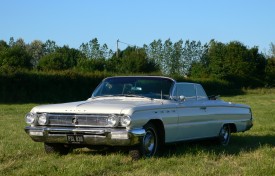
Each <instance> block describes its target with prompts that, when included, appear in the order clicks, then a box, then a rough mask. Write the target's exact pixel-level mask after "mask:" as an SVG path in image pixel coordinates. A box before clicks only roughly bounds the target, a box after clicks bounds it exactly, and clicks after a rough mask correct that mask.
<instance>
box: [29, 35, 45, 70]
mask: <svg viewBox="0 0 275 176" xmlns="http://www.w3.org/2000/svg"><path fill="white" fill-rule="evenodd" d="M27 52H28V53H29V54H30V55H31V56H32V58H33V59H32V61H31V63H32V65H33V67H34V68H36V67H37V65H38V62H39V60H40V59H41V58H42V57H43V56H44V55H45V45H44V43H43V42H41V41H40V40H34V41H32V42H31V44H29V45H27Z"/></svg>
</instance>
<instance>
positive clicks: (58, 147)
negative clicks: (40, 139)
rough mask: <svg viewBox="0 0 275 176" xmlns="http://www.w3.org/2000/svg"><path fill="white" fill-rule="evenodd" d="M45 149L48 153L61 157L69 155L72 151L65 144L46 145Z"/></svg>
mask: <svg viewBox="0 0 275 176" xmlns="http://www.w3.org/2000/svg"><path fill="white" fill-rule="evenodd" d="M44 149H45V152H46V153H57V154H61V155H67V154H68V153H69V152H70V151H71V147H69V146H64V144H52V143H44Z"/></svg>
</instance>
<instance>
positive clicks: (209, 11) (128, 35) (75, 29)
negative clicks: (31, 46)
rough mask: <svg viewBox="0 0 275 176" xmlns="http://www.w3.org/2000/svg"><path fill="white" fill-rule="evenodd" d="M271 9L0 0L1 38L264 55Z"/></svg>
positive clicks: (128, 0) (272, 33) (268, 0)
mask: <svg viewBox="0 0 275 176" xmlns="http://www.w3.org/2000/svg"><path fill="white" fill-rule="evenodd" d="M274 9H275V1H273V0H249V1H246V0H192V1H190V0H169V1H168V0H167V1H161V0H139V1H137V0H136V1H134V0H114V1H111V0H109V1H108V0H47V1H38V0H24V1H23V0H1V1H0V39H1V40H5V41H9V38H10V37H14V38H15V39H18V38H23V39H24V40H25V42H26V43H30V42H31V41H33V40H36V39H38V40H41V41H43V42H45V41H46V40H47V39H50V40H54V41H56V43H57V44H58V45H59V46H63V45H69V46H70V47H74V48H79V46H80V45H81V43H83V42H84V43H86V42H88V41H89V40H91V39H93V38H95V37H97V38H98V40H99V42H100V44H104V43H106V44H107V45H108V46H109V48H111V49H113V50H115V49H116V40H117V39H119V40H121V41H123V42H126V43H130V44H132V45H137V46H142V45H143V44H149V43H151V42H152V41H153V40H155V39H162V40H163V41H164V40H166V39H168V38H170V39H171V40H172V41H173V42H176V41H178V40H180V39H183V40H187V39H189V40H196V41H199V40H200V41H201V42H203V43H206V42H209V41H210V40H211V39H215V40H217V41H220V42H223V43H227V42H230V41H235V40H237V41H240V42H242V43H244V44H245V45H247V46H248V47H253V46H258V47H259V49H260V50H261V51H263V52H266V51H268V50H269V44H270V43H271V42H273V43H275V13H274ZM120 47H121V49H123V48H125V47H126V46H125V45H123V44H120Z"/></svg>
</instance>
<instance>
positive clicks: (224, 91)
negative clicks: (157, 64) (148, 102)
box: [0, 71, 242, 103]
mask: <svg viewBox="0 0 275 176" xmlns="http://www.w3.org/2000/svg"><path fill="white" fill-rule="evenodd" d="M111 75H114V74H111V73H104V72H95V73H78V72H75V71H64V72H29V71H21V72H17V73H0V103H58V102H70V101H78V100H86V99H87V98H89V97H90V96H91V93H92V91H93V90H94V89H95V88H96V86H97V85H98V84H99V83H100V82H101V80H102V79H104V78H105V77H107V76H111ZM138 75H142V74H138ZM150 75H156V74H150ZM172 77H173V78H174V79H175V80H177V81H187V82H197V83H201V84H202V85H203V87H204V88H205V90H206V92H207V94H208V95H218V94H219V95H231V94H240V93H242V92H241V88H239V87H238V86H236V85H235V84H232V83H230V82H228V81H224V80H215V79H186V78H184V77H179V76H172Z"/></svg>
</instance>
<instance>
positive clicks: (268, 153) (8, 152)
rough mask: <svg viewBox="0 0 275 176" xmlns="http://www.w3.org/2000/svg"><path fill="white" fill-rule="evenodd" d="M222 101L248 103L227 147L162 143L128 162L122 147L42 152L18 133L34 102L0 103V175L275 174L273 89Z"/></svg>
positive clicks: (22, 132) (202, 143)
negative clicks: (247, 120)
mask: <svg viewBox="0 0 275 176" xmlns="http://www.w3.org/2000/svg"><path fill="white" fill-rule="evenodd" d="M223 99H224V100H227V101H232V102H238V103H245V104H249V105H250V106H251V107H252V110H253V114H254V117H255V120H254V127H253V128H252V129H251V130H250V131H248V132H245V133H239V134H233V136H232V138H231V142H230V144H229V146H227V147H221V146H218V145H216V144H214V143H213V141H200V142H191V143H182V144H177V145H171V146H168V147H166V150H165V151H164V153H163V155H162V156H161V157H158V158H151V159H141V160H139V161H132V160H131V158H130V157H129V156H128V155H127V153H124V152H122V151H116V152H114V151H101V152H95V151H91V150H87V149H77V150H74V151H73V152H72V153H70V154H69V155H66V156H59V155H55V154H52V155H47V154H45V153H44V149H43V145H42V143H35V142H33V141H32V140H31V139H30V138H29V137H28V136H27V134H26V133H25V132H24V127H25V126H26V124H25V122H24V115H25V114H26V113H27V112H28V111H29V110H30V109H31V108H32V107H33V106H35V104H1V105H0V175H275V89H257V90H246V91H245V94H244V95H239V96H231V97H223Z"/></svg>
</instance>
